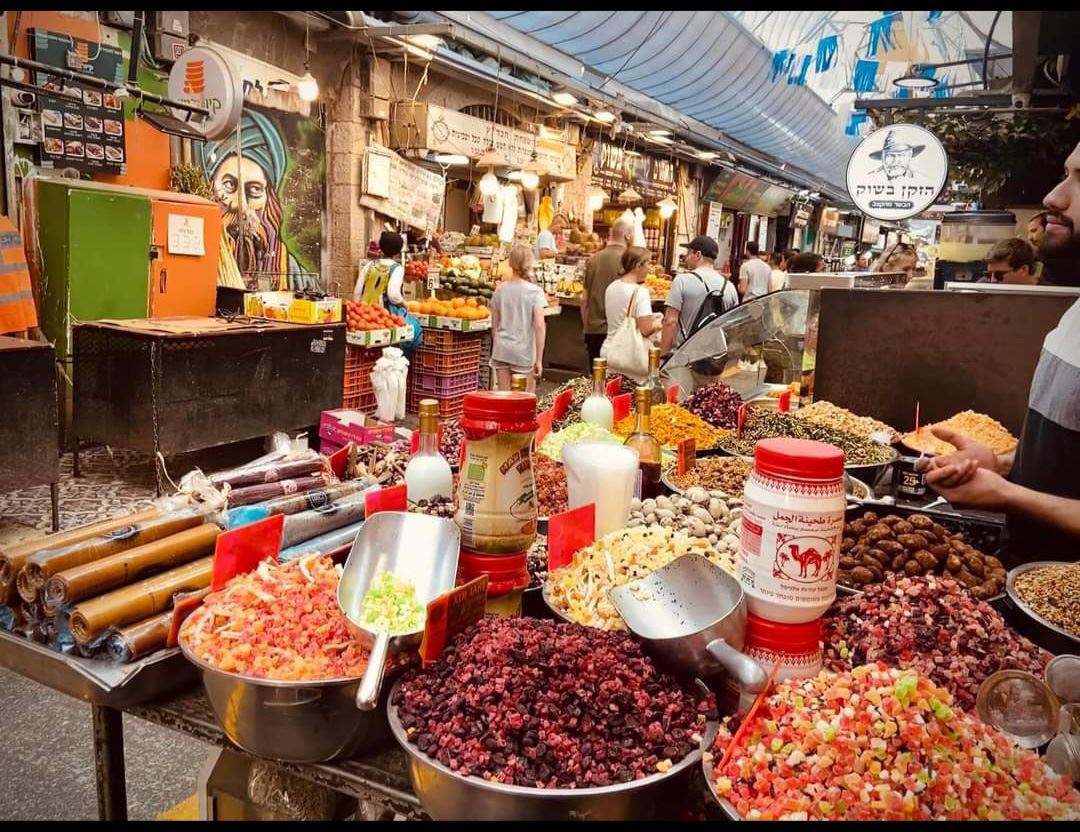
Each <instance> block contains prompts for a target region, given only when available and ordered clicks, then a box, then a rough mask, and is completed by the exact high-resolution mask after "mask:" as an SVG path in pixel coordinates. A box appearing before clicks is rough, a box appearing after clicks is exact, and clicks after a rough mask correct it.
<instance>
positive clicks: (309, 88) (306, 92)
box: [296, 71, 319, 101]
mask: <svg viewBox="0 0 1080 832" xmlns="http://www.w3.org/2000/svg"><path fill="white" fill-rule="evenodd" d="M296 91H297V92H298V93H299V94H300V97H301V98H302V99H304V101H314V100H315V99H316V98H318V97H319V82H318V81H316V80H315V76H314V75H312V74H311V72H310V71H308V72H305V73H304V77H303V78H301V79H300V80H299V81H298V82H297V84H296Z"/></svg>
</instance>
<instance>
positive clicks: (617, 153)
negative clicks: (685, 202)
mask: <svg viewBox="0 0 1080 832" xmlns="http://www.w3.org/2000/svg"><path fill="white" fill-rule="evenodd" d="M592 179H593V183H594V184H596V185H600V186H601V187H605V188H608V189H609V190H622V189H623V188H625V187H626V186H627V185H630V184H632V185H633V186H634V190H636V191H638V192H639V193H640V194H642V196H651V197H656V198H657V199H659V198H662V197H665V196H673V195H674V193H675V165H674V163H673V162H672V161H671V159H669V158H668V157H665V156H652V155H650V154H648V153H630V152H627V150H626V148H624V147H622V145H617V144H612V143H610V142H605V141H603V140H598V141H597V142H596V143H595V144H594V145H593V170H592Z"/></svg>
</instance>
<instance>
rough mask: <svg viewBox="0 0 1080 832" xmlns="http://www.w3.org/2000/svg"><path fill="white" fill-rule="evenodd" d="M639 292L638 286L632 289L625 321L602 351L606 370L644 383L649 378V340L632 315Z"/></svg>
mask: <svg viewBox="0 0 1080 832" xmlns="http://www.w3.org/2000/svg"><path fill="white" fill-rule="evenodd" d="M640 291H641V287H640V286H639V287H638V288H636V289H634V294H633V295H631V296H630V306H629V307H628V308H627V310H626V319H625V320H624V321H623V322H622V323H621V324H620V325H619V328H618V329H617V330H615V334H614V335H612V336H611V337H609V338H608V339H607V344H606V347H605V350H604V352H605V357H606V358H607V363H608V369H610V370H611V371H612V372H615V373H622V374H623V375H624V376H627V377H629V378H632V379H633V380H634V381H638V382H642V381H645V379H646V378H648V376H649V346H650V342H649V339H648V338H646V337H645V336H644V335H642V334H641V330H639V329H638V325H637V317H636V316H635V315H634V308H635V306H636V305H637V297H638V294H637V293H638V292H640Z"/></svg>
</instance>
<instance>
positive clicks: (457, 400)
mask: <svg viewBox="0 0 1080 832" xmlns="http://www.w3.org/2000/svg"><path fill="white" fill-rule="evenodd" d="M421 399H435V400H436V401H437V402H438V403H439V418H440V419H455V418H457V417H458V416H460V415H461V414H462V413H463V412H464V411H465V396H463V395H462V396H453V397H451V398H448V399H440V398H439V397H438V396H433V395H431V394H429V393H419V392H417V391H416V390H412V389H410V390H409V391H408V392H407V393H406V394H405V409H406V410H407V411H408V412H409V413H416V412H417V411H418V410H419V409H420V400H421Z"/></svg>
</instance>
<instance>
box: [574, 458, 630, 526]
mask: <svg viewBox="0 0 1080 832" xmlns="http://www.w3.org/2000/svg"><path fill="white" fill-rule="evenodd" d="M562 458H563V465H565V466H566V486H567V495H566V496H567V504H568V506H569V507H570V508H578V507H580V506H584V505H588V504H589V503H595V504H596V539H597V540H599V539H600V538H601V537H603V536H604V535H605V534H609V533H610V532H614V531H618V530H619V529H621V528H623V527H624V526H626V521H627V519H628V518H629V517H630V501H631V500H632V499H633V497H634V483H635V481H636V480H637V473H638V455H637V451H635V450H634V449H633V448H628V447H626V446H625V445H613V444H611V443H610V442H589V441H585V442H575V443H573V444H570V445H564V446H563V452H562Z"/></svg>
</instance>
